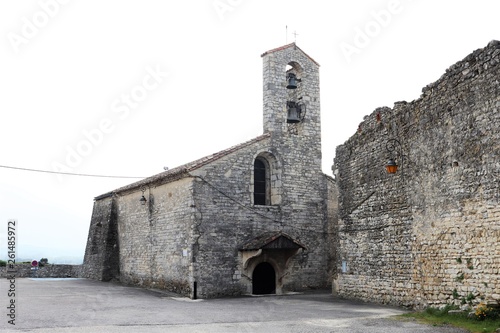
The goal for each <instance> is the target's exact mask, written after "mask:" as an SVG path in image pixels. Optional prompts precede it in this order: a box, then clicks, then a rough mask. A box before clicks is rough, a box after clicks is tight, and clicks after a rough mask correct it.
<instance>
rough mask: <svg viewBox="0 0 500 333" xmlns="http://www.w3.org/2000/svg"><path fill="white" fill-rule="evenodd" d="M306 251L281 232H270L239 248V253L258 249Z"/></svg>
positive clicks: (303, 246)
mask: <svg viewBox="0 0 500 333" xmlns="http://www.w3.org/2000/svg"><path fill="white" fill-rule="evenodd" d="M299 248H301V249H306V246H305V245H304V244H302V243H300V242H299V241H298V240H296V239H293V238H292V237H291V236H289V235H287V234H285V233H283V232H281V231H270V232H265V233H263V234H261V235H260V236H257V237H255V238H253V239H251V240H249V241H248V242H246V243H244V244H243V245H241V246H240V248H239V250H240V251H254V250H260V249H275V250H288V249H299Z"/></svg>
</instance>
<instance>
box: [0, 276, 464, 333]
mask: <svg viewBox="0 0 500 333" xmlns="http://www.w3.org/2000/svg"><path fill="white" fill-rule="evenodd" d="M12 287H14V289H12ZM9 290H11V292H9ZM12 290H14V292H15V296H13V295H12ZM9 294H10V296H9ZM0 304H2V309H3V312H4V313H5V314H4V315H2V322H1V324H0V327H1V331H2V332H5V333H8V332H9V333H10V332H37V333H45V332H51V333H60V332H61V333H62V332H72V333H73V332H74V333H87V332H106V333H115V332H116V333H118V332H120V333H129V332H148V333H157V332H158V333H159V332H162V333H163V332H176V333H184V332H203V333H212V332H217V333H226V332H227V333H229V332H231V333H237V332H276V333H285V332H286V333H306V332H314V333H322V332H338V333H344V332H349V333H352V332H363V333H364V332H374V333H378V332H380V333H413V332H415V333H420V332H428V333H431V332H432V333H459V332H465V331H462V330H458V329H454V328H451V327H432V326H426V325H422V324H419V323H417V322H415V321H407V320H406V321H405V320H401V319H399V318H397V317H396V316H397V315H399V314H402V313H404V312H406V310H404V309H400V308H395V307H388V306H381V305H376V304H368V303H361V302H353V301H347V300H342V299H338V298H335V297H334V296H332V295H331V294H330V293H329V292H328V291H316V292H310V293H309V292H308V293H295V294H289V295H283V296H277V295H266V296H242V297H233V298H219V299H208V300H191V299H189V298H185V297H180V296H178V295H175V294H171V293H166V292H160V291H153V290H147V289H142V288H139V287H131V286H124V285H121V284H118V283H113V282H100V281H93V280H87V279H30V278H22V279H16V280H15V282H14V284H12V282H9V281H8V280H7V283H5V279H3V281H2V286H1V297H0ZM12 304H14V308H13V307H12ZM14 324H15V325H14Z"/></svg>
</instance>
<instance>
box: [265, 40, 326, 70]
mask: <svg viewBox="0 0 500 333" xmlns="http://www.w3.org/2000/svg"><path fill="white" fill-rule="evenodd" d="M292 46H293V47H294V48H295V49H296V50H299V51H300V52H302V53H304V54H305V55H306V56H307V57H308V58H309V59H310V60H311V61H312V62H314V63H315V64H316V65H317V66H318V67H319V66H320V64H319V63H318V62H317V61H316V60H314V59H313V58H311V56H309V55H308V54H307V53H305V52H304V51H302V49H301V48H300V47H298V46H297V45H296V44H295V43H290V44H287V45H283V46H280V47H277V48H275V49H272V50H269V51H266V52H264V53H262V54H261V57H263V56H265V55H268V54H270V53H274V52H277V51H281V50H286V49H288V48H290V47H292Z"/></svg>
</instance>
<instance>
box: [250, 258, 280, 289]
mask: <svg viewBox="0 0 500 333" xmlns="http://www.w3.org/2000/svg"><path fill="white" fill-rule="evenodd" d="M252 293H253V294H256V295H263V294H275V293H276V273H275V271H274V268H273V266H272V265H271V264H270V263H268V262H261V263H260V264H258V265H257V266H256V267H255V269H254V270H253V274H252Z"/></svg>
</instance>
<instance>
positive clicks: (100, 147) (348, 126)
mask: <svg viewBox="0 0 500 333" xmlns="http://www.w3.org/2000/svg"><path fill="white" fill-rule="evenodd" d="M499 13H500V2H498V1H497V0H489V1H487V0H474V1H456V0H455V1H452V0H443V1H430V0H413V1H411V0H399V1H398V0H382V1H379V0H358V1H353V0H351V1H347V0H345V1H333V0H332V1H325V0H323V1H318V0H307V1H306V0H303V1H302V0H296V1H293V0H287V1H284V0H283V1H282V0H267V1H264V0H261V1H259V0H193V1H180V0H177V1H168V0H141V1H138V0H136V1H128V0H119V1H118V0H116V1H115V0H112V1H111V0H107V1H95V0H85V1H81V0H64V1H63V0H38V1H27V0H24V1H18V0H2V1H1V2H0V29H1V33H0V35H1V42H0V59H1V61H0V96H1V98H0V110H1V112H2V113H1V114H2V119H1V122H0V139H1V141H0V142H1V144H0V165H1V166H2V167H0V200H1V201H0V202H1V204H0V207H1V208H0V209H1V210H0V221H1V222H2V223H1V225H3V227H2V228H1V230H0V237H2V238H1V243H0V244H2V249H1V251H2V252H1V253H0V257H5V255H6V252H7V249H6V246H5V244H6V230H7V221H8V220H9V219H16V220H17V223H18V225H17V234H18V238H17V246H18V248H17V249H18V253H17V255H18V257H22V258H31V259H40V257H42V256H43V257H48V258H49V262H50V261H51V258H55V257H57V256H64V255H67V256H79V257H83V253H84V249H85V244H86V239H87V235H88V226H89V223H90V217H91V214H92V206H93V198H94V197H95V196H97V195H100V194H102V193H105V192H108V191H110V190H113V189H115V188H117V187H120V186H123V185H126V184H128V183H130V182H133V181H135V180H138V179H120V178H97V177H81V176H56V175H55V174H47V173H38V172H29V171H21V170H15V169H9V168H5V167H4V166H9V167H18V168H28V169H39V170H47V171H63V172H71V173H78V174H93V175H109V176H128V177H146V176H150V175H153V174H156V173H159V172H162V171H163V167H169V168H173V167H176V166H179V165H181V164H184V163H187V162H190V161H192V160H195V159H198V158H200V157H203V156H205V155H209V154H212V153H215V152H217V151H220V150H223V149H226V148H228V147H230V146H233V145H236V144H238V143H241V142H243V141H246V140H249V139H252V138H254V137H255V136H258V135H260V134H262V58H261V54H262V53H263V52H265V51H267V50H270V49H273V48H275V47H279V46H282V45H285V44H287V43H290V42H293V41H296V43H297V45H298V46H299V47H300V48H301V49H302V50H304V51H305V52H306V53H308V54H309V55H310V56H311V57H312V58H313V59H315V60H316V61H317V62H319V63H320V65H321V67H320V80H321V82H320V85H321V112H322V148H323V171H324V172H325V173H326V174H329V175H331V174H332V172H331V165H332V163H333V158H334V156H335V148H336V146H338V145H340V144H342V143H343V142H344V141H346V140H347V139H348V138H349V137H350V136H351V135H353V134H354V133H355V132H356V129H357V127H358V124H359V123H360V122H362V121H363V117H364V116H365V115H368V114H370V113H371V112H372V111H373V110H374V109H375V108H377V107H381V106H389V107H392V106H393V105H394V102H397V101H402V100H406V101H408V102H409V101H412V100H414V99H417V98H419V97H420V93H421V89H422V88H423V87H424V86H426V85H427V84H429V83H431V82H433V81H436V80H437V79H439V77H440V76H441V75H442V74H443V73H444V72H445V71H446V69H447V68H448V67H450V66H451V65H452V64H454V63H455V62H457V61H459V60H462V59H463V58H464V57H465V56H467V55H468V54H469V53H471V52H472V51H474V50H476V49H478V48H482V47H485V46H486V45H487V44H488V42H489V41H491V40H493V39H500V25H499V19H498V15H499ZM294 32H295V33H296V34H294ZM381 149H382V148H381ZM35 248H37V249H35Z"/></svg>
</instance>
